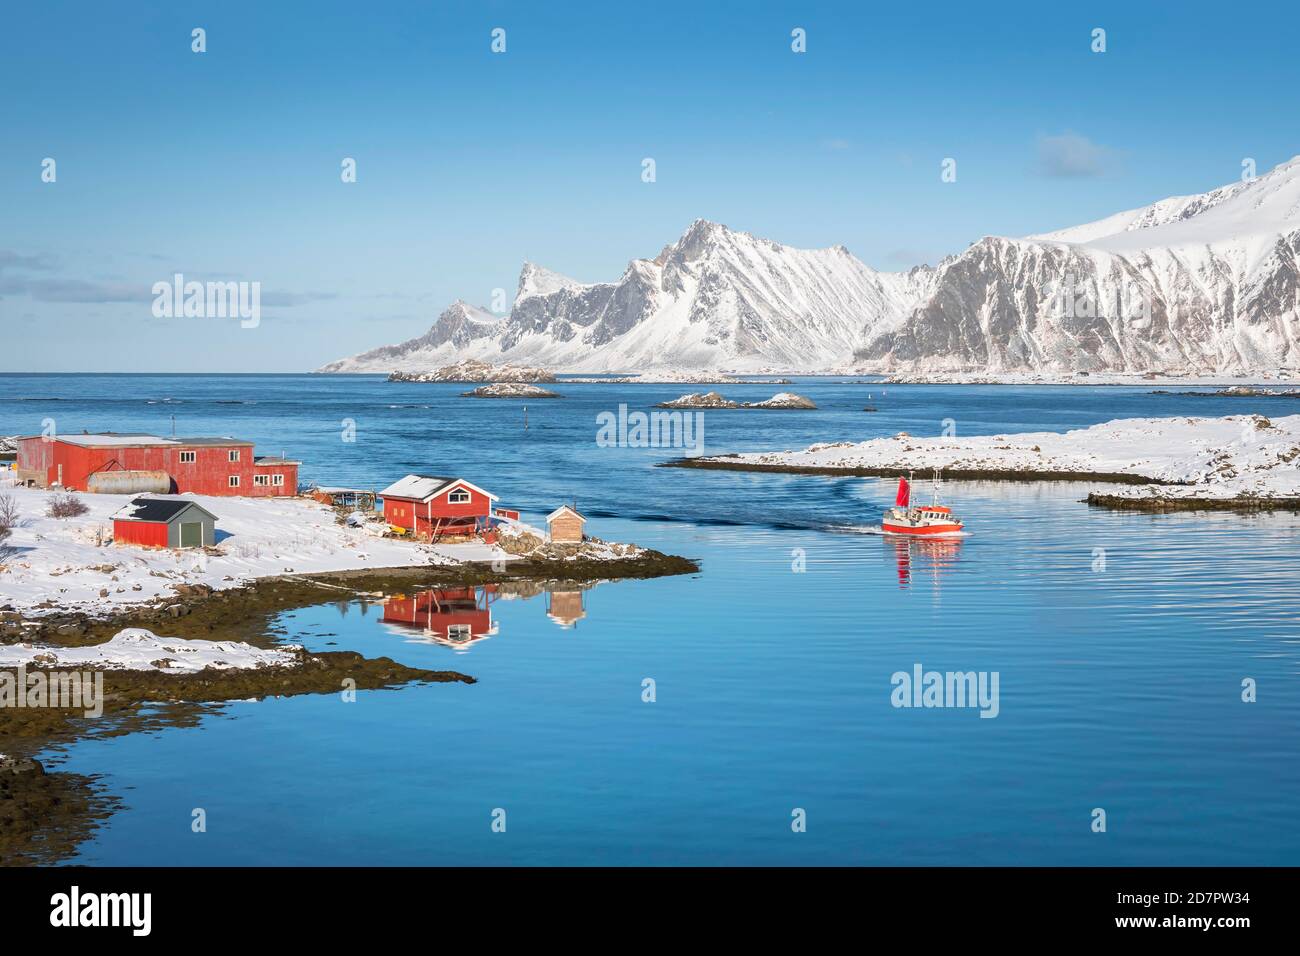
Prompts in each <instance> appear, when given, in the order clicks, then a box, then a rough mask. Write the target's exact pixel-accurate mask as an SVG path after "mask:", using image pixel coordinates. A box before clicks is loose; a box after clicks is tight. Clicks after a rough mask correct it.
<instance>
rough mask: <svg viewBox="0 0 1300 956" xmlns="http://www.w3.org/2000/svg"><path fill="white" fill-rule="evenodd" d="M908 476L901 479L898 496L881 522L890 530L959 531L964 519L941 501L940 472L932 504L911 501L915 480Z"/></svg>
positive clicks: (912, 531)
mask: <svg viewBox="0 0 1300 956" xmlns="http://www.w3.org/2000/svg"><path fill="white" fill-rule="evenodd" d="M910 477H911V473H910V472H909V474H908V477H907V478H899V479H898V496H897V497H896V498H895V499H894V507H892V508H890V509H889V510H888V511H886V512H885V518H884V521H883V522H882V523H881V524H882V527H883V528H884V531H885V533H886V534H918V535H919V534H924V535H935V534H957V533H958V532H960V531H961V529H962V523H961V520H960V519H959V518H957V517H956V516H955V515H953V513H952V509H951V508H948V507H947V506H945V505H941V504H939V472H938V471H936V472H935V473H934V502H933V503H932V504H928V505H913V504H911V496H912V484H911V481H909V479H910Z"/></svg>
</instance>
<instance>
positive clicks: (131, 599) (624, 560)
mask: <svg viewBox="0 0 1300 956" xmlns="http://www.w3.org/2000/svg"><path fill="white" fill-rule="evenodd" d="M53 494H55V492H49V491H43V490H38V489H32V488H22V487H13V486H8V485H0V496H2V495H9V496H11V497H12V498H13V500H14V501H15V503H16V504H17V507H18V512H19V515H20V520H19V524H18V526H17V527H16V528H15V530H14V532H13V534H12V536H11V537H10V538H9V539H8V540H7V541H6V542H5V545H6V546H7V547H8V549H9V553H8V554H3V553H0V612H8V613H14V612H16V613H17V614H19V615H21V616H23V617H27V618H38V617H48V616H54V615H62V614H69V613H71V614H75V615H83V616H86V617H92V618H107V617H111V616H113V615H115V614H118V613H121V612H126V611H130V610H132V609H133V608H136V607H141V606H144V605H148V604H156V603H158V602H159V601H173V600H175V599H177V597H178V594H180V593H184V592H187V591H190V590H191V589H193V588H194V587H195V586H196V585H199V586H205V587H206V588H208V589H211V590H212V591H223V590H232V589H236V588H241V587H244V586H246V585H249V584H251V583H253V582H254V581H256V580H258V579H266V578H281V577H301V576H305V575H317V574H331V573H348V572H393V571H397V570H401V569H412V568H416V569H418V568H427V567H443V568H447V567H453V568H454V567H456V566H458V565H476V566H482V565H484V564H490V565H492V566H493V567H494V568H496V569H498V570H506V569H508V568H509V566H510V565H511V564H512V563H518V562H526V561H534V562H535V561H553V562H564V563H577V562H584V561H585V562H592V561H594V562H604V563H608V564H610V565H617V566H619V567H620V568H621V570H622V571H624V572H625V571H626V569H627V566H630V565H631V564H632V563H636V562H641V563H646V562H650V563H653V562H655V561H657V560H660V559H669V558H670V557H671V556H665V555H659V554H657V552H653V551H647V550H646V549H645V548H641V547H638V546H637V545H633V544H620V543H616V542H608V541H602V540H600V539H599V538H589V539H588V540H586V541H584V542H582V543H581V544H570V545H551V544H550V543H549V542H548V541H547V539H546V532H545V531H544V530H541V529H539V528H536V527H534V526H532V525H530V524H527V523H526V522H522V521H515V520H511V519H501V523H500V525H499V527H498V532H499V536H500V537H499V540H498V542H497V543H496V544H487V543H485V542H483V541H469V542H464V543H457V544H441V543H440V544H427V543H423V542H419V541H412V540H408V539H403V538H393V537H384V536H382V535H383V532H384V530H385V529H386V527H387V525H386V524H385V523H384V522H383V521H382V520H371V521H369V522H364V523H362V524H360V526H354V525H353V524H351V523H350V522H340V521H339V520H338V514H337V512H336V511H334V509H332V508H330V507H328V506H326V505H323V504H320V503H318V502H316V501H314V500H311V499H308V498H235V497H231V498H226V497H212V496H208V495H192V496H187V497H192V498H193V499H194V501H195V502H196V503H198V504H200V505H202V506H203V507H204V508H207V509H208V510H209V511H211V512H212V513H213V514H215V515H216V516H217V541H216V545H215V547H212V548H207V549H202V550H200V549H185V550H172V549H166V548H144V547H137V546H134V545H116V544H114V543H113V542H112V530H113V522H112V515H113V513H114V512H115V511H117V510H119V509H120V508H122V507H123V506H124V505H125V504H126V503H127V502H128V501H130V500H131V499H132V498H133V497H136V496H133V495H108V494H79V495H77V496H76V497H77V499H78V500H79V501H82V502H84V504H85V505H86V507H87V509H88V510H87V512H86V514H84V515H81V516H79V517H74V518H51V517H48V516H47V515H46V514H45V509H46V504H47V502H48V500H49V498H50V497H51V496H52V495H53ZM521 542H530V544H529V545H528V546H527V547H524V546H521ZM674 573H675V572H674Z"/></svg>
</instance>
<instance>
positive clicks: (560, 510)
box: [546, 505, 587, 522]
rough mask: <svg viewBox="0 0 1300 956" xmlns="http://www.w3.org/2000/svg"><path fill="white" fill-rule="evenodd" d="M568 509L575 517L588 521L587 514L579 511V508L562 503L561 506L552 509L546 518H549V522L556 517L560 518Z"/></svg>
mask: <svg viewBox="0 0 1300 956" xmlns="http://www.w3.org/2000/svg"><path fill="white" fill-rule="evenodd" d="M566 511H567V512H568V513H569V514H571V515H573V516H574V517H575V518H577V519H578V520H579V521H586V520H587V516H586V515H584V514H583V513H582V512H580V511H578V509H576V508H570V507H569V506H568V505H560V507H558V508H556V509H555V510H554V511H552V512H551V513H550V514H548V515H547V516H546V520H547V521H548V522H550V521H554V520H555V519H556V518H558V517H559V516H560V515H562V514H564V513H565V512H566Z"/></svg>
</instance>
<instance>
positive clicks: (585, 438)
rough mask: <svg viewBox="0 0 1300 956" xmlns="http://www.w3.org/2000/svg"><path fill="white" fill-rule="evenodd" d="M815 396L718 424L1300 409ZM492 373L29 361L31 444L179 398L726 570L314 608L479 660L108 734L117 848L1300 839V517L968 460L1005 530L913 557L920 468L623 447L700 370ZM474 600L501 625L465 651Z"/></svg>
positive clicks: (812, 428) (214, 415)
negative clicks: (781, 462)
mask: <svg viewBox="0 0 1300 956" xmlns="http://www.w3.org/2000/svg"><path fill="white" fill-rule="evenodd" d="M793 388H794V390H795V391H798V392H800V393H801V394H806V395H808V396H810V397H812V398H813V399H814V400H816V401H817V402H818V404H819V406H820V408H819V410H818V411H816V412H775V411H772V412H761V411H753V412H751V411H719V412H710V413H707V415H706V419H705V423H706V445H707V446H708V447H709V449H710V450H713V451H730V450H741V449H758V448H787V447H801V446H802V445H805V444H808V443H810V442H812V441H820V440H845V439H855V440H856V439H862V438H868V437H874V436H877V435H884V434H893V433H894V432H897V431H899V430H905V431H908V432H911V433H913V434H934V433H936V432H937V431H938V430H939V428H940V422H941V421H942V420H943V419H945V418H952V419H954V420H955V422H956V424H957V428H958V430H959V432H964V433H972V434H973V433H985V434H995V433H1002V432H1011V431H1024V430H1034V429H1052V430H1059V429H1065V428H1071V427H1079V426H1084V425H1088V424H1092V423H1095V422H1099V421H1105V420H1108V419H1111V418H1115V417H1127V416H1133V415H1153V416H1154V415H1171V414H1198V415H1204V414H1237V413H1245V412H1250V411H1261V412H1263V413H1264V414H1269V415H1276V414H1289V413H1295V412H1297V411H1300V402H1287V401H1286V400H1272V401H1268V402H1266V403H1262V404H1261V405H1260V406H1259V407H1254V406H1252V405H1243V404H1242V402H1241V401H1240V400H1234V399H1219V398H1189V397H1184V396H1172V395H1151V394H1147V393H1146V392H1145V391H1144V390H1141V389H1115V388H1093V387H1067V388H1022V389H1009V388H986V387H974V386H970V387H960V388H958V387H952V388H943V387H920V386H911V387H904V386H895V387H887V388H885V389H882V388H881V387H880V386H879V385H847V384H838V383H837V382H836V381H834V380H800V381H798V383H797V384H796V385H795V386H793ZM462 390H464V386H442V385H432V386H430V385H423V386H422V385H415V384H389V383H386V382H384V381H382V380H381V379H377V378H371V377H345V378H336V379H329V378H321V377H309V376H283V377H273V376H214V377H148V376H104V377H99V376H3V377H0V434H12V433H15V432H36V431H39V430H40V428H41V420H42V419H43V418H47V417H53V418H55V419H56V421H57V422H58V427H59V428H60V429H62V430H73V431H78V430H80V429H81V428H88V429H91V430H98V429H108V428H116V429H117V430H123V431H126V430H148V431H155V432H164V433H168V432H169V430H170V428H171V419H170V416H172V415H173V414H174V415H175V416H176V421H177V423H176V428H177V433H178V434H227V433H230V434H238V435H241V436H244V437H249V438H253V439H255V440H256V441H257V442H258V444H259V451H268V450H269V451H272V452H279V451H280V450H282V449H283V450H285V451H287V452H289V453H290V454H292V455H295V456H298V457H301V458H303V459H304V460H305V461H306V462H307V464H306V465H305V466H304V470H303V478H304V481H309V480H319V481H321V482H322V483H331V484H358V485H373V486H382V485H383V484H385V483H386V482H387V481H388V480H390V479H391V478H393V477H396V476H398V475H400V474H402V473H404V472H406V471H407V470H422V471H429V472H434V473H437V472H453V471H454V472H457V473H461V474H465V475H466V476H468V477H471V478H472V479H474V480H476V481H479V482H480V483H482V484H485V485H486V486H487V487H489V488H490V489H491V490H493V491H494V492H496V493H497V494H499V495H500V496H501V498H502V500H503V502H504V503H506V504H509V505H513V506H517V507H520V508H522V509H523V510H524V511H525V517H526V518H533V519H537V518H539V517H540V516H541V515H542V514H544V513H545V512H547V511H549V510H550V509H551V508H553V507H554V506H555V505H556V504H557V503H559V502H560V501H561V500H569V499H573V498H576V499H577V500H578V503H579V506H580V507H581V508H582V509H583V510H584V511H586V512H587V513H588V514H589V515H591V517H592V527H591V528H590V529H589V530H591V531H592V532H593V533H596V534H598V535H600V536H602V537H607V538H611V539H614V540H630V541H636V542H638V543H640V544H645V545H649V546H652V547H656V548H660V549H662V550H665V551H670V552H673V553H677V554H684V555H687V556H690V557H694V558H698V559H699V560H700V561H701V565H702V572H701V573H700V574H699V575H693V576H687V577H677V578H668V579H658V580H652V581H628V582H609V583H603V584H599V585H596V586H593V587H590V588H586V589H577V588H573V587H564V586H551V587H550V590H549V591H547V590H542V591H540V593H536V594H525V593H512V592H509V591H506V590H500V589H499V590H497V591H484V590H482V589H480V590H478V591H477V592H469V593H463V592H462V593H448V592H441V593H436V594H412V595H409V600H408V601H406V602H404V603H398V602H390V604H389V605H388V607H385V606H382V605H380V604H377V603H370V604H362V603H359V602H344V603H332V604H324V605H321V606H319V607H313V608H306V609H303V610H299V611H296V612H293V613H290V614H286V615H284V616H283V617H282V618H281V619H279V621H278V622H277V628H279V629H282V630H283V632H284V633H285V635H286V637H287V638H288V639H290V640H294V641H299V642H302V643H305V644H307V645H308V646H309V647H312V648H315V649H321V650H330V649H336V648H349V649H355V650H358V651H361V652H362V653H365V654H368V655H377V654H383V655H387V656H390V657H393V658H395V659H397V660H400V661H402V662H404V663H407V664H411V665H419V666H428V667H437V668H449V669H455V670H460V671H463V672H465V673H468V674H471V675H473V676H474V677H476V678H478V683H477V684H474V685H471V686H465V685H459V684H457V685H432V686H421V687H407V688H403V689H400V690H395V691H383V692H362V693H360V694H359V695H358V699H357V701H356V702H355V703H344V702H342V701H341V700H340V699H339V698H338V697H337V696H330V697H303V698H294V699H288V700H267V701H261V702H257V703H241V704H233V705H230V706H229V707H227V708H225V709H224V711H222V712H221V713H220V714H218V715H216V716H213V717H210V718H207V719H205V720H204V721H203V724H202V726H201V727H199V728H192V729H174V730H165V731H162V732H159V733H157V734H148V735H145V734H138V735H133V736H128V737H123V738H118V739H114V740H104V741H88V742H84V743H80V744H78V745H76V746H75V747H73V748H72V749H71V751H70V753H69V755H68V759H67V761H66V763H65V764H64V766H65V767H66V768H67V769H72V770H77V771H80V772H86V773H104V774H105V775H106V776H105V783H106V784H107V785H108V786H109V788H110V789H112V790H114V791H115V792H117V793H119V794H121V795H122V796H123V797H124V800H125V803H126V807H125V809H123V810H122V811H121V812H119V813H118V814H116V815H115V816H114V817H113V818H112V819H111V820H110V821H109V822H108V824H107V826H106V827H105V828H104V829H103V830H102V831H101V832H100V833H99V834H98V835H97V836H96V837H95V838H94V839H93V840H91V841H90V842H89V843H87V844H86V845H85V846H84V849H83V853H82V855H81V857H80V860H81V861H82V862H91V863H403V864H418V863H576V864H586V863H889V864H898V863H902V864H908V863H1010V864H1017V863H1033V864H1044V863H1086V864H1110V863H1115V864H1123V863H1137V864H1158V863H1175V864H1179V863H1181V864H1211V863H1213V864H1219V863H1243V864H1250V863H1273V864H1282V863H1289V864H1294V863H1296V862H1300V825H1298V824H1297V822H1296V815H1295V806H1296V802H1297V796H1298V795H1300V759H1298V758H1300V740H1298V739H1297V734H1298V732H1300V731H1298V728H1300V666H1298V662H1300V622H1298V620H1297V618H1298V609H1300V573H1298V572H1297V570H1296V555H1297V550H1298V549H1297V546H1298V545H1300V518H1298V517H1297V516H1295V515H1291V514H1280V515H1270V516H1242V515H1234V514H1177V515H1146V514H1128V513H1117V512H1110V511H1102V510H1097V509H1092V508H1089V507H1088V506H1086V505H1084V504H1082V503H1081V502H1080V499H1081V498H1083V497H1084V496H1085V494H1086V492H1087V487H1086V486H1084V485H1076V484H1065V483H1041V484H1027V485H1008V484H995V483H984V482H971V483H957V482H954V483H950V484H949V485H947V487H946V493H947V497H948V498H949V499H950V503H952V504H954V505H955V507H956V509H957V510H958V511H959V512H960V513H961V514H962V515H963V517H965V518H966V520H967V522H968V527H969V529H970V531H971V534H970V535H969V536H968V537H966V538H963V539H961V540H958V541H948V542H914V543H911V544H910V545H908V544H906V543H900V542H896V541H895V540H893V539H890V538H884V537H881V536H879V535H876V534H872V533H867V529H870V528H871V527H872V526H873V525H876V524H878V522H879V518H880V513H881V509H882V508H883V507H884V506H885V505H887V504H888V503H889V502H890V501H891V500H892V493H893V487H892V484H889V483H884V482H879V481H875V480H860V479H830V478H818V477H805V476H783V475H746V474H737V473H723V472H700V471H684V470H676V469H661V468H655V467H654V464H655V463H656V462H658V461H661V460H663V459H664V458H666V457H670V456H671V454H672V453H671V452H670V451H664V450H659V449H644V450H629V449H602V448H597V447H596V446H595V444H594V435H595V430H596V425H595V416H596V415H597V414H598V413H599V412H601V411H605V410H616V409H617V407H618V404H619V403H620V402H626V403H627V404H628V405H629V406H630V407H631V408H632V409H633V410H635V409H638V408H640V409H644V408H647V407H648V406H649V405H650V404H652V403H653V402H657V401H662V400H664V399H667V398H673V397H676V396H677V395H679V394H681V393H682V392H683V391H687V390H691V389H687V388H683V387H680V386H678V387H673V386H661V387H660V386H639V387H635V388H629V387H626V386H614V385H568V386H565V385H561V386H559V390H560V391H562V392H563V393H564V394H565V396H566V397H565V398H563V399H559V400H554V401H549V402H545V401H538V402H533V403H530V405H529V409H528V429H527V430H526V431H525V429H524V426H523V422H524V413H523V408H522V404H521V403H518V402H500V401H495V402H494V401H483V400H472V399H461V398H459V397H457V395H458V393H459V392H460V391H462ZM720 390H721V391H723V392H724V394H727V395H728V397H737V398H741V399H746V400H752V399H755V398H766V397H768V396H770V395H771V394H772V393H773V392H775V391H778V390H780V387H777V386H756V385H749V386H740V387H727V388H721V389H720ZM868 396H870V397H869V398H868ZM53 399H59V400H58V401H54V400H53ZM233 401H240V402H244V403H245V404H227V403H229V402H233ZM867 404H870V405H873V406H874V407H876V408H877V411H876V412H874V413H869V412H864V411H862V407H863V406H864V405H867ZM348 418H350V419H353V420H355V422H356V427H357V441H356V442H355V443H345V442H342V441H340V437H339V436H340V432H341V429H342V424H341V423H342V421H343V420H344V419H348ZM918 484H919V492H920V493H921V494H925V493H927V489H926V487H925V486H924V484H921V483H918ZM799 568H803V570H801V571H800V570H797V569H799ZM385 617H387V618H388V620H385ZM448 624H459V625H463V627H461V628H459V629H454V633H455V637H454V639H452V640H448V638H447V625H448ZM465 628H468V632H467V633H466V631H465ZM918 663H919V664H921V665H922V666H923V667H924V669H926V670H930V669H933V670H939V671H950V670H951V671H989V672H992V671H996V672H997V673H998V675H999V712H998V716H997V717H996V718H994V719H981V718H980V717H979V716H978V711H977V710H976V709H971V708H965V709H958V708H949V709H900V708H895V707H893V706H892V705H891V702H890V694H891V690H892V687H891V683H890V679H891V675H892V674H894V673H895V672H896V671H908V672H910V671H911V670H912V668H913V666H914V665H915V664H918ZM647 678H650V679H652V680H653V681H654V682H655V692H656V700H655V701H654V702H653V703H647V702H644V701H643V700H642V695H643V690H642V687H643V681H644V680H645V679H647ZM1245 678H1252V679H1254V680H1255V681H1256V682H1257V685H1258V702H1256V703H1253V704H1248V703H1243V702H1242V700H1241V686H1242V681H1243V679H1245ZM195 807H203V808H204V809H205V810H206V811H207V814H208V832H207V833H206V834H201V835H199V834H193V833H191V832H190V814H191V810H192V809H193V808H195ZM496 808H502V809H504V810H505V812H506V820H507V828H506V832H505V833H493V832H492V829H491V822H492V812H493V810H494V809H496ZM795 808H801V809H803V810H804V811H806V814H807V832H806V833H793V832H792V830H791V826H790V823H791V819H792V817H791V813H792V810H794V809H795ZM1094 808H1104V809H1105V811H1106V814H1107V832H1105V833H1093V832H1092V831H1091V829H1090V823H1091V820H1092V811H1093V809H1094Z"/></svg>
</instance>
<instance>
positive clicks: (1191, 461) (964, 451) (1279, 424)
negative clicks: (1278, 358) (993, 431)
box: [680, 415, 1300, 502]
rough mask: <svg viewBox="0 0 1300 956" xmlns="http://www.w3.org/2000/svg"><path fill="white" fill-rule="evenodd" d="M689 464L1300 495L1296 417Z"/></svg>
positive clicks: (1115, 425)
mask: <svg viewBox="0 0 1300 956" xmlns="http://www.w3.org/2000/svg"><path fill="white" fill-rule="evenodd" d="M680 464H683V465H686V466H689V467H697V468H724V469H735V470H755V471H794V472H812V473H819V474H836V473H846V474H873V473H874V474H894V473H896V474H905V473H907V472H908V471H913V470H914V471H916V472H918V473H919V474H920V475H922V476H926V475H928V472H929V471H931V470H933V469H936V468H939V469H942V470H943V472H945V473H946V474H947V475H949V476H950V477H962V476H967V477H985V478H1017V477H1020V478H1023V479H1027V480H1033V479H1041V478H1051V477H1062V478H1064V477H1070V478H1078V479H1083V480H1087V479H1089V478H1091V479H1093V480H1099V481H1108V482H1112V481H1113V482H1125V484H1123V485H1121V486H1120V487H1117V488H1113V489H1108V490H1107V496H1108V497H1112V498H1120V499H1131V500H1144V499H1145V500H1153V499H1161V498H1168V499H1177V500H1181V501H1191V500H1196V501H1219V502H1223V501H1229V500H1242V501H1248V500H1253V501H1267V500H1268V499H1285V500H1288V501H1293V500H1295V499H1297V498H1300V415H1290V416H1286V417H1283V418H1275V419H1271V420H1270V419H1268V418H1264V417H1263V416H1261V415H1229V416H1227V417H1224V418H1128V419H1118V420H1116V421H1110V422H1105V423H1103V424H1100V425H1094V426H1092V427H1091V428H1081V429H1075V430H1073V431H1068V432H1063V433H1062V432H1029V433H1022V434H1007V435H980V436H970V437H957V436H952V437H917V436H913V435H908V434H906V433H905V432H900V433H899V434H898V435H894V436H892V437H889V438H874V439H871V440H869V441H865V442H832V443H823V444H816V445H811V446H809V447H808V448H805V449H801V450H797V451H782V452H751V453H747V454H737V455H725V456H709V457H703V458H695V459H689V460H688V461H686V462H681V463H680Z"/></svg>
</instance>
